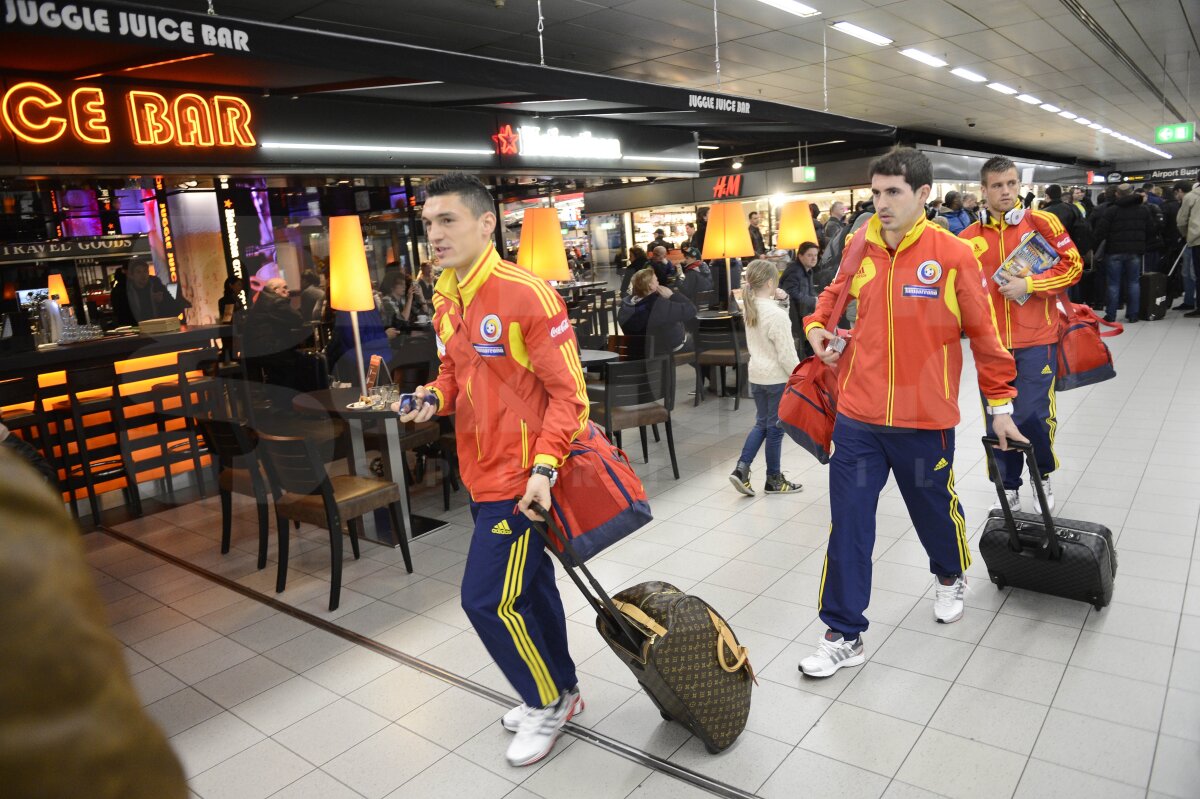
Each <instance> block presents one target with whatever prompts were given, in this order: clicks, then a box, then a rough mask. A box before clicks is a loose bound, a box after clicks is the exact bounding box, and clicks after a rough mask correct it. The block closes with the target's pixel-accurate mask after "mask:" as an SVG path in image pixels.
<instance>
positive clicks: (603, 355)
mask: <svg viewBox="0 0 1200 799" xmlns="http://www.w3.org/2000/svg"><path fill="white" fill-rule="evenodd" d="M617 357H618V355H617V353H615V352H609V351H608V350H580V351H579V363H581V364H582V365H583V368H584V369H588V368H590V367H593V366H599V365H600V364H602V363H604V362H605V361H615V360H616V359H617Z"/></svg>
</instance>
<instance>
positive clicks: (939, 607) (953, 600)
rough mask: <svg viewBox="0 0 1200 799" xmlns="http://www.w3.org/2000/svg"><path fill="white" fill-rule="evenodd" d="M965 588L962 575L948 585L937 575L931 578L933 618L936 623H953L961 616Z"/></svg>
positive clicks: (965, 584)
mask: <svg viewBox="0 0 1200 799" xmlns="http://www.w3.org/2000/svg"><path fill="white" fill-rule="evenodd" d="M966 590H967V583H966V581H965V580H963V578H962V577H956V578H955V579H954V582H952V583H950V584H949V585H946V584H945V583H943V582H942V581H941V579H940V578H938V577H934V578H933V592H934V600H933V618H935V619H937V623H938V624H953V623H954V622H956V621H958V620H959V619H961V618H962V615H963V595H964V594H965V593H966Z"/></svg>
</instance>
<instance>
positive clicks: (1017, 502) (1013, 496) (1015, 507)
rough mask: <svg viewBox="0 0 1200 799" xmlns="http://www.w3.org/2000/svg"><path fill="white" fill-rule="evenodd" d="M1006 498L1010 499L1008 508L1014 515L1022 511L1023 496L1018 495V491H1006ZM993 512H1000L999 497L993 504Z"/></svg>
mask: <svg viewBox="0 0 1200 799" xmlns="http://www.w3.org/2000/svg"><path fill="white" fill-rule="evenodd" d="M1004 496H1005V497H1007V498H1008V507H1009V508H1010V509H1011V510H1012V512H1013V513H1016V512H1017V511H1019V510H1021V495H1020V494H1018V493H1017V489H1015V488H1014V489H1013V490H1012V491H1005V492H1004ZM991 510H1000V499H999V497H997V498H996V501H995V502H993V503H992V507H991Z"/></svg>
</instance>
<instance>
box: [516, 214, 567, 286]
mask: <svg viewBox="0 0 1200 799" xmlns="http://www.w3.org/2000/svg"><path fill="white" fill-rule="evenodd" d="M517 266H521V267H524V268H526V269H528V270H529V271H531V272H533V273H534V274H535V275H537V276H538V277H540V278H541V279H542V280H570V279H571V270H570V269H569V268H568V267H567V252H566V247H565V245H564V244H563V237H562V226H561V224H560V223H559V221H558V209H556V208H529V209H526V211H525V218H524V220H523V221H522V222H521V246H520V247H519V248H518V249H517Z"/></svg>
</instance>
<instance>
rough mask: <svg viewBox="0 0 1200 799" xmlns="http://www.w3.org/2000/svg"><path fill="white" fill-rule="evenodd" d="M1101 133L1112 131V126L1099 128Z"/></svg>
mask: <svg viewBox="0 0 1200 799" xmlns="http://www.w3.org/2000/svg"><path fill="white" fill-rule="evenodd" d="M1100 132H1101V133H1112V128H1100Z"/></svg>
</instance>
